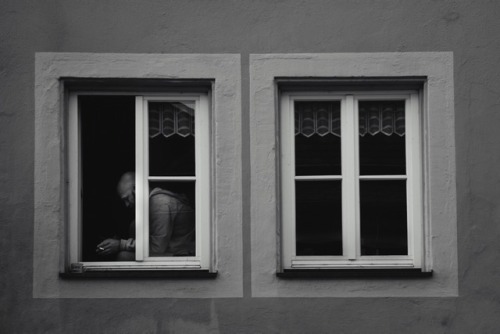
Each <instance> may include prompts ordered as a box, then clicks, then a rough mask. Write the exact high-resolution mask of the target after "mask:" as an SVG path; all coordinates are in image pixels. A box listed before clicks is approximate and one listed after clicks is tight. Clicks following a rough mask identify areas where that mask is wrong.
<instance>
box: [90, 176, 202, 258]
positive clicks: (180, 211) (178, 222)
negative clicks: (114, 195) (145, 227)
mask: <svg viewBox="0 0 500 334" xmlns="http://www.w3.org/2000/svg"><path fill="white" fill-rule="evenodd" d="M117 192H118V196H120V198H121V199H122V201H123V202H124V203H125V206H126V207H128V208H132V209H133V208H135V173H133V172H127V173H125V174H123V175H122V177H121V179H120V181H119V182H118V186H117ZM133 227H135V221H133V222H132V223H131V229H132V230H133ZM96 252H97V254H99V255H102V256H111V255H114V254H116V260H118V261H134V260H135V239H134V238H129V239H127V240H125V239H118V238H110V239H106V240H104V241H103V242H101V243H100V244H98V245H97V249H96ZM193 255H195V216H194V210H193V209H192V208H191V207H190V206H189V204H188V201H187V199H186V197H185V196H182V195H179V194H176V193H173V192H171V191H168V190H164V189H161V188H154V189H153V190H152V191H151V192H150V194H149V256H193Z"/></svg>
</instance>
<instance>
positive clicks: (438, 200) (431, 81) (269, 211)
mask: <svg viewBox="0 0 500 334" xmlns="http://www.w3.org/2000/svg"><path fill="white" fill-rule="evenodd" d="M409 77H421V78H422V77H423V78H425V83H424V85H423V94H422V95H423V96H422V101H423V102H422V126H423V131H422V137H423V138H422V152H423V164H422V166H423V183H424V185H425V186H424V194H423V196H424V201H423V207H424V210H423V214H424V217H425V218H424V226H423V227H424V229H425V230H426V231H427V232H426V233H427V238H426V239H425V240H424V242H425V245H424V247H425V249H426V255H425V256H426V259H425V267H424V268H423V269H424V271H430V270H432V271H433V272H434V273H435V274H434V275H433V277H432V278H427V279H425V280H423V279H419V278H413V279H412V278H404V279H398V278H395V277H393V278H388V279H376V280H369V283H367V280H366V279H352V278H339V279H334V280H325V279H318V278H316V279H315V278H314V276H311V277H309V278H308V279H307V280H285V279H282V278H279V277H276V273H278V272H279V271H280V268H281V263H280V258H281V250H280V238H281V234H282V230H281V225H280V216H281V213H280V207H281V204H280V197H279V196H280V195H279V192H280V181H279V179H280V176H279V175H280V162H279V117H278V110H279V98H280V95H279V89H278V84H277V80H278V79H279V78H292V79H297V80H299V79H303V85H302V86H306V87H307V85H308V84H314V82H315V81H328V80H334V79H351V80H355V81H357V82H363V80H364V79H366V80H367V81H366V82H367V83H369V82H368V81H369V80H371V79H372V78H383V79H384V80H386V81H388V82H391V78H392V79H393V80H394V82H396V81H397V80H398V79H399V78H409ZM453 94H454V92H453V54H452V53H450V52H409V53H337V54H253V55H250V122H251V123H250V133H251V161H252V170H251V178H252V193H251V205H252V206H251V215H252V230H251V231H252V234H251V246H252V295H253V296H255V297H390V296H393V297H410V296H412V297H424V296H429V297H430V296H456V295H457V294H458V271H457V227H456V225H457V224H456V220H457V219H456V186H455V175H456V173H455V130H454V102H453V101H454V96H453Z"/></svg>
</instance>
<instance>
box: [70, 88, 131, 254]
mask: <svg viewBox="0 0 500 334" xmlns="http://www.w3.org/2000/svg"><path fill="white" fill-rule="evenodd" d="M78 102H79V110H80V125H81V142H80V145H81V161H82V162H81V169H82V170H81V173H82V239H81V242H82V261H112V260H115V259H116V255H113V256H100V255H98V254H97V252H96V249H97V245H98V244H99V243H100V242H102V241H103V240H105V239H108V238H120V239H128V238H134V237H135V235H134V231H133V230H130V226H131V223H132V222H133V220H134V211H133V210H131V209H127V208H126V207H125V206H124V205H123V203H122V201H121V200H120V198H119V196H118V195H117V188H116V186H117V184H118V181H119V179H120V177H121V175H122V174H123V173H125V172H128V171H133V170H134V169H135V97H133V96H80V97H79V99H78ZM132 225H133V224H132Z"/></svg>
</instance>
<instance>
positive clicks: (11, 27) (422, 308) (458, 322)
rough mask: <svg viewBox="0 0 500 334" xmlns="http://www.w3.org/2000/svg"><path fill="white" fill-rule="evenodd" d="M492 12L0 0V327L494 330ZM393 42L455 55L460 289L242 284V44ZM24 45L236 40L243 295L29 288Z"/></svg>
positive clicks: (109, 48)
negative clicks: (320, 289) (323, 292)
mask: <svg viewBox="0 0 500 334" xmlns="http://www.w3.org/2000/svg"><path fill="white" fill-rule="evenodd" d="M498 17H500V3H498V2H497V1H486V0H485V1H396V0H394V1H392V0H379V1H364V0H363V1H361V0H341V1H337V0H335V1H326V0H325V1H300V0H289V1H194V0H187V1H186V0H183V1H180V0H179V1H111V0H110V1H85V2H82V1H43V2H42V1H21V0H16V1H6V0H2V1H1V2H0V189H1V190H0V241H1V243H0V251H1V254H2V256H1V258H0V268H1V270H2V275H0V298H1V305H2V306H1V307H0V332H4V333H32V332H35V333H36V332H40V333H42V332H47V333H78V332H82V333H87V332H94V333H106V332H108V333H127V332H130V333H137V332H150V333H153V332H178V333H200V332H202V333H203V332H213V333H217V332H222V333H238V332H243V333H259V332H261V333H308V332H309V333H320V332H325V333H326V332H345V333H399V332H412V333H423V332H425V333H443V332H450V333H471V332H475V333H495V332H499V331H500V319H499V317H498V314H499V313H500V287H499V284H498V282H499V281H500V270H499V269H498V268H499V266H498V260H499V259H500V243H499V242H498V240H499V239H500V227H499V226H500V202H499V201H498V199H500V187H499V184H500V176H499V175H498V172H497V171H498V166H499V165H500V154H498V147H500V132H499V131H498V130H497V129H498V124H499V123H500V113H499V112H498V108H499V106H500V98H499V96H500V65H499V64H500V39H499V38H498V36H499V35H500V21H499V20H498ZM395 51H452V52H453V54H454V66H455V68H454V80H455V84H454V85H455V122H456V124H455V131H456V146H457V151H456V158H457V166H456V167H457V175H456V180H457V197H458V203H457V207H458V265H459V296H458V297H449V298H283V299H281V298H252V297H251V295H252V291H251V287H252V284H251V283H252V282H251V273H252V268H251V257H250V256H251V252H250V245H251V240H250V234H251V224H252V222H251V219H250V218H251V217H250V211H249V207H250V190H249V189H250V184H251V182H252V180H251V178H250V168H249V167H250V143H249V138H250V132H249V131H250V127H249V120H250V117H249V105H250V101H249V54H252V53H321V52H328V53H332V52H395ZM35 52H111V53H238V54H241V60H242V65H241V72H242V87H241V89H242V90H241V92H242V93H241V96H242V111H243V114H242V128H241V133H242V140H243V152H242V168H243V206H242V216H243V240H242V244H243V263H242V266H243V297H242V298H230V299H224V298H222V299H34V298H33V286H32V280H33V255H32V254H33V226H34V224H33V214H34V213H33V189H34V186H33V184H34V178H33V175H34V109H35V106H34V63H35V62H34V54H35ZM145 284H147V283H145Z"/></svg>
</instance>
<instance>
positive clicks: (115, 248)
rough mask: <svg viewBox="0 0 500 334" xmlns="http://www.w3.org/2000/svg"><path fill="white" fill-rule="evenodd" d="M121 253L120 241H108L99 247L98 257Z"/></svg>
mask: <svg viewBox="0 0 500 334" xmlns="http://www.w3.org/2000/svg"><path fill="white" fill-rule="evenodd" d="M119 251H120V240H118V239H106V240H104V241H103V242H101V243H100V244H99V245H97V249H96V253H97V254H98V255H103V256H105V255H113V254H116V253H118V252H119Z"/></svg>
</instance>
